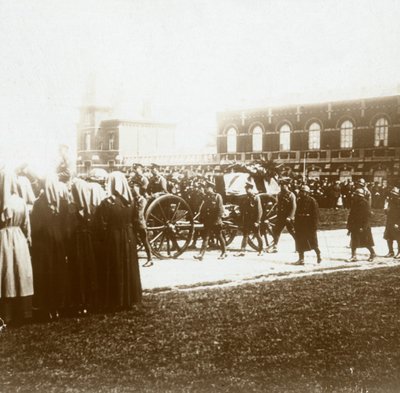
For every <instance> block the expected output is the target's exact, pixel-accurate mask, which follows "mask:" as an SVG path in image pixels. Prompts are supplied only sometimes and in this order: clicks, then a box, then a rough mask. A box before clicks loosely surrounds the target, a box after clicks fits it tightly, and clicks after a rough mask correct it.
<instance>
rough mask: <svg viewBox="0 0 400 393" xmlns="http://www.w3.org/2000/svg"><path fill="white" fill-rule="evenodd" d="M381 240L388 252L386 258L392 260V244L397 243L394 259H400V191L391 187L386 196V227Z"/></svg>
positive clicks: (393, 254)
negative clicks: (383, 241)
mask: <svg viewBox="0 0 400 393" xmlns="http://www.w3.org/2000/svg"><path fill="white" fill-rule="evenodd" d="M383 238H384V239H385V240H386V241H387V245H388V248H389V252H388V254H387V255H386V257H387V258H394V257H395V253H394V249H393V242H394V241H396V242H397V254H396V258H400V189H399V187H393V188H392V189H391V191H390V193H389V196H388V207H387V210H386V227H385V233H384V234H383Z"/></svg>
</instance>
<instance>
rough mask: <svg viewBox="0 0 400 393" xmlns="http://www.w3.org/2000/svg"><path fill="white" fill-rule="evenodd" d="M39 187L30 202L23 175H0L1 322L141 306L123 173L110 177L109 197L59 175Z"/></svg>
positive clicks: (132, 211)
mask: <svg viewBox="0 0 400 393" xmlns="http://www.w3.org/2000/svg"><path fill="white" fill-rule="evenodd" d="M39 188H40V192H39V195H38V196H37V197H36V196H35V194H34V193H33V191H32V187H31V183H30V181H29V180H28V179H27V178H26V177H17V176H16V175H15V174H14V172H10V171H1V172H0V318H1V319H2V320H3V321H5V322H7V323H8V322H12V323H15V324H18V323H21V322H22V321H26V320H28V319H30V318H31V317H32V315H33V314H35V315H34V316H35V317H38V318H39V319H43V320H51V319H57V318H58V317H59V316H60V315H69V314H72V315H76V314H77V313H78V314H79V313H86V312H87V311H102V310H104V311H107V310H111V311H112V310H120V309H128V308H131V307H133V306H134V305H135V304H137V303H139V302H140V301H141V297H142V287H141V280H140V273H139V265H138V254H137V247H136V233H135V232H136V229H135V228H134V226H135V222H136V221H137V220H138V213H137V212H138V209H137V207H136V206H135V203H136V200H135V198H134V197H133V196H132V193H131V190H130V187H129V184H128V182H127V180H126V177H125V175H124V174H123V173H121V172H113V173H111V174H110V175H109V177H108V179H107V184H106V191H107V192H105V191H104V189H103V187H102V186H101V185H100V184H98V183H89V182H86V181H84V180H81V179H75V180H74V181H73V182H72V183H71V185H70V187H67V184H65V183H63V182H60V181H59V178H58V177H57V176H54V177H47V178H46V179H45V181H43V182H42V184H41V186H40V187H39ZM0 322H1V321H0Z"/></svg>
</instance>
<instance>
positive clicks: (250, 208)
mask: <svg viewBox="0 0 400 393" xmlns="http://www.w3.org/2000/svg"><path fill="white" fill-rule="evenodd" d="M245 190H246V194H247V195H246V196H245V197H244V198H243V202H242V204H241V216H242V217H241V219H242V224H243V227H242V230H243V239H242V245H241V247H240V251H239V252H238V253H237V254H236V256H240V257H242V256H245V255H246V246H247V243H248V240H249V235H250V234H253V235H254V238H255V239H256V241H257V251H258V255H259V256H261V255H262V253H263V243H262V238H261V234H260V225H261V217H262V214H263V210H262V205H261V199H260V197H259V196H258V195H256V193H255V190H254V184H253V183H251V182H247V183H246V185H245Z"/></svg>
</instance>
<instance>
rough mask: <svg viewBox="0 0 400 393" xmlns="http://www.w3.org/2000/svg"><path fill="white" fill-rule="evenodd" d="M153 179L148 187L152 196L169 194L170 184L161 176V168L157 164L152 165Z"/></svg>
mask: <svg viewBox="0 0 400 393" xmlns="http://www.w3.org/2000/svg"><path fill="white" fill-rule="evenodd" d="M151 173H152V177H151V178H150V180H149V185H148V187H147V190H148V193H149V194H150V195H154V194H158V193H161V192H162V193H165V194H168V183H167V180H166V179H165V177H164V176H161V174H160V167H159V166H158V165H156V164H152V165H151Z"/></svg>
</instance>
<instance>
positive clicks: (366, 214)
mask: <svg viewBox="0 0 400 393" xmlns="http://www.w3.org/2000/svg"><path fill="white" fill-rule="evenodd" d="M370 221H371V206H370V204H369V202H368V200H367V199H366V197H365V190H364V189H362V188H357V189H356V190H355V191H354V193H353V198H352V202H351V208H350V213H349V217H348V219H347V230H348V233H347V234H348V235H351V258H350V259H349V260H348V262H356V261H357V256H356V250H357V248H363V247H365V248H367V249H368V251H369V252H370V257H369V259H368V261H369V262H372V261H373V260H374V258H375V251H374V248H373V246H374V239H373V238H372V232H371V222H370Z"/></svg>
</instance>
